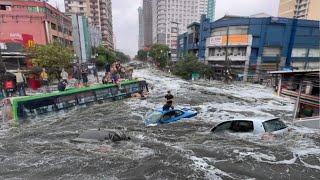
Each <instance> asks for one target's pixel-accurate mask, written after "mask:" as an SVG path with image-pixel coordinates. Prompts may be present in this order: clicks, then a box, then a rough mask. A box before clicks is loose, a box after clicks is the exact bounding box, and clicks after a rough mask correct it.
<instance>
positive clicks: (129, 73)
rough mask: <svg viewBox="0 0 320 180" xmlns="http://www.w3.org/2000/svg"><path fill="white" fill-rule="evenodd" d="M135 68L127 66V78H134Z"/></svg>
mask: <svg viewBox="0 0 320 180" xmlns="http://www.w3.org/2000/svg"><path fill="white" fill-rule="evenodd" d="M133 69H134V68H133V67H128V68H127V72H126V74H127V78H128V79H129V80H132V74H133Z"/></svg>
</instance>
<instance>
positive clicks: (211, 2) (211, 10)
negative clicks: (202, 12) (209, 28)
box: [207, 0, 216, 21]
mask: <svg viewBox="0 0 320 180" xmlns="http://www.w3.org/2000/svg"><path fill="white" fill-rule="evenodd" d="M215 7H216V0H208V10H207V17H208V18H209V19H210V21H214V14H215Z"/></svg>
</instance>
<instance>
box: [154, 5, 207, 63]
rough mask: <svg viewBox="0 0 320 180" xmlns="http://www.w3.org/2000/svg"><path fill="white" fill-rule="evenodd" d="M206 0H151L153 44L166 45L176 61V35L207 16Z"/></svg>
mask: <svg viewBox="0 0 320 180" xmlns="http://www.w3.org/2000/svg"><path fill="white" fill-rule="evenodd" d="M207 9H208V0H152V18H153V19H152V25H153V28H152V29H153V33H152V35H153V43H160V44H167V45H168V46H169V47H170V49H171V56H172V60H176V57H177V54H176V51H177V35H178V34H182V33H184V32H186V31H187V26H188V25H189V24H191V23H193V22H199V20H200V16H201V14H207Z"/></svg>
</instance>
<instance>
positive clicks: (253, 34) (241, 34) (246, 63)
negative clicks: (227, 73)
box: [178, 16, 320, 80]
mask: <svg viewBox="0 0 320 180" xmlns="http://www.w3.org/2000/svg"><path fill="white" fill-rule="evenodd" d="M188 28H189V29H188V32H187V33H184V34H182V35H180V36H179V46H178V54H179V58H182V57H183V56H185V55H186V54H187V53H189V52H194V53H196V54H197V55H198V57H199V59H200V60H202V61H204V62H205V63H207V64H209V65H212V66H213V67H214V68H215V70H217V71H222V70H223V69H224V66H225V63H226V58H227V59H228V60H229V62H230V67H231V69H232V71H233V72H232V73H233V74H236V75H241V76H243V78H244V80H248V79H250V78H251V79H253V80H259V79H261V77H264V76H265V74H266V72H267V71H269V70H277V69H281V68H285V67H286V68H288V67H289V68H298V69H308V68H319V61H320V48H319V44H320V32H319V21H312V20H299V19H288V18H277V17H259V18H253V17H235V16H233V17H232V16H226V17H224V18H222V19H219V20H217V21H215V22H210V20H209V19H208V18H206V16H202V17H201V21H200V24H197V23H196V24H192V25H190V26H188ZM193 29H194V30H193ZM197 30H198V31H197ZM227 42H228V43H227Z"/></svg>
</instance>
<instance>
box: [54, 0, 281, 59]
mask: <svg viewBox="0 0 320 180" xmlns="http://www.w3.org/2000/svg"><path fill="white" fill-rule="evenodd" d="M49 2H50V4H51V5H53V6H54V7H56V4H58V6H59V7H60V9H61V10H64V0H49ZM139 6H142V0H112V14H113V32H114V35H115V37H116V48H117V49H120V50H121V51H123V52H124V53H126V54H129V55H130V56H132V57H133V56H134V55H135V54H136V52H137V50H138V25H139V23H138V10H137V9H138V7H139ZM278 6H279V0H216V9H215V10H216V14H215V19H219V18H221V17H222V16H223V15H225V14H232V15H243V16H248V15H252V14H257V13H261V12H264V13H267V14H270V15H272V16H276V15H277V13H278Z"/></svg>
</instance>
